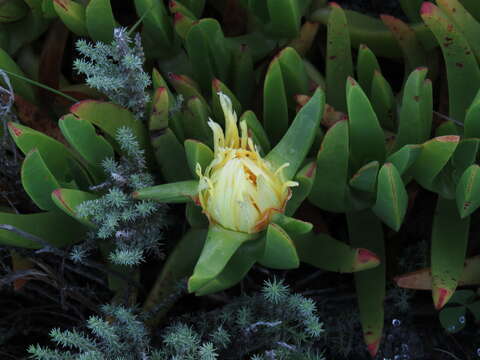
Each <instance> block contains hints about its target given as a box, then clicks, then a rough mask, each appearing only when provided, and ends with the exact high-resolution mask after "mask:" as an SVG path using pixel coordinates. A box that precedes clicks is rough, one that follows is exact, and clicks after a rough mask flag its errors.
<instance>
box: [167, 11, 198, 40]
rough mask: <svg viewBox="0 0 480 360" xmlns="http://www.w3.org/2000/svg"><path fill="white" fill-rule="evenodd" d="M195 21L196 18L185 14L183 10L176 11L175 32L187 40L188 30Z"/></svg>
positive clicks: (174, 18)
mask: <svg viewBox="0 0 480 360" xmlns="http://www.w3.org/2000/svg"><path fill="white" fill-rule="evenodd" d="M195 21H196V20H195V18H192V17H190V16H188V15H185V14H184V13H182V12H176V13H175V15H174V16H173V27H174V28H175V32H176V33H177V34H178V36H180V37H181V38H182V39H183V40H185V39H186V38H187V34H188V32H189V31H190V29H191V28H192V26H193V25H194V24H195Z"/></svg>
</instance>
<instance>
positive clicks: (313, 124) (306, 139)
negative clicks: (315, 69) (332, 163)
mask: <svg viewBox="0 0 480 360" xmlns="http://www.w3.org/2000/svg"><path fill="white" fill-rule="evenodd" d="M324 104H325V95H324V92H323V90H322V89H321V88H317V90H316V91H315V93H314V94H313V96H312V98H311V99H310V100H309V101H308V103H307V104H306V105H304V106H303V107H302V108H301V109H300V111H299V112H298V114H297V116H295V119H294V120H293V123H292V124H291V125H290V127H289V128H288V131H287V132H286V134H285V135H284V136H283V138H282V139H281V140H280V142H279V143H278V144H277V145H276V146H275V147H274V148H273V149H272V150H271V151H270V152H269V153H268V155H267V156H266V160H267V161H270V162H271V163H272V165H273V166H274V168H279V167H280V166H282V165H283V164H285V163H288V164H289V166H288V167H286V168H285V169H284V170H283V174H284V176H285V178H286V179H292V178H293V177H294V176H295V174H296V173H297V171H298V168H299V167H300V165H301V164H302V162H303V160H304V159H305V157H306V156H307V154H308V151H309V150H310V147H311V146H312V143H313V140H314V138H315V133H316V130H317V128H318V127H319V125H320V119H321V117H322V115H323V108H324Z"/></svg>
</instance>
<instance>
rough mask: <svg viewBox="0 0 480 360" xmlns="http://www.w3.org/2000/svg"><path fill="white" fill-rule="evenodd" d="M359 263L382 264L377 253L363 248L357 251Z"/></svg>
mask: <svg viewBox="0 0 480 360" xmlns="http://www.w3.org/2000/svg"><path fill="white" fill-rule="evenodd" d="M357 261H358V262H359V263H361V264H365V263H369V262H378V263H380V259H379V258H378V256H377V255H376V254H375V253H373V252H372V251H370V250H367V249H362V248H360V249H358V250H357Z"/></svg>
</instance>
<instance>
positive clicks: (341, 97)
mask: <svg viewBox="0 0 480 360" xmlns="http://www.w3.org/2000/svg"><path fill="white" fill-rule="evenodd" d="M330 9H331V11H330V15H329V17H328V24H327V29H328V31H327V58H326V86H327V87H326V89H327V90H326V93H327V103H328V104H330V105H332V106H333V107H334V108H335V109H337V110H342V111H345V110H347V102H346V91H345V90H346V88H345V83H346V81H347V78H348V77H349V76H353V62H352V52H351V47H350V35H349V33H348V26H347V19H346V17H345V13H344V11H343V9H342V8H341V7H340V6H339V5H337V4H336V3H330Z"/></svg>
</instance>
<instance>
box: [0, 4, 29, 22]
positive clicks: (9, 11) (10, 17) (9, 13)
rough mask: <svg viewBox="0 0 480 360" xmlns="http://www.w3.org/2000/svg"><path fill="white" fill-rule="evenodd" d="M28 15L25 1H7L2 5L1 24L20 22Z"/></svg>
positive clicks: (0, 12)
mask: <svg viewBox="0 0 480 360" xmlns="http://www.w3.org/2000/svg"><path fill="white" fill-rule="evenodd" d="M27 13H28V6H27V4H25V3H24V2H23V1H16V0H7V1H3V2H2V3H1V4H0V23H9V22H12V21H17V20H20V19H21V18H22V17H24V16H25V15H26V14H27Z"/></svg>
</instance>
